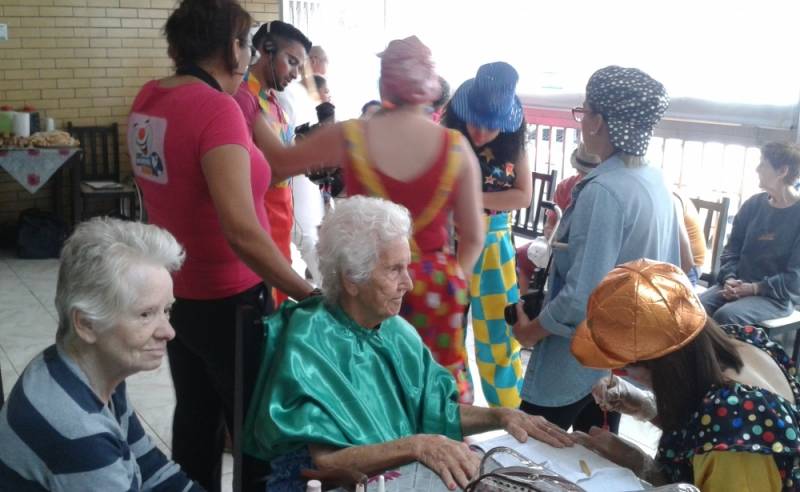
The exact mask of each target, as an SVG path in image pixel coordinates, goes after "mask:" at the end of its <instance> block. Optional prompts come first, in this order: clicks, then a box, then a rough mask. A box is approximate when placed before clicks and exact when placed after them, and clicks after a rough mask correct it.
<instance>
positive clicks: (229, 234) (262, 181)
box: [128, 0, 312, 491]
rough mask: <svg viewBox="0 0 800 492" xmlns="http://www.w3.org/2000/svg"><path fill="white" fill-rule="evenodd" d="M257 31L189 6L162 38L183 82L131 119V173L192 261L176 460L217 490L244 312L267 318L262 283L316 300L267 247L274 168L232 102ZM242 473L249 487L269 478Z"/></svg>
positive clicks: (154, 87) (173, 355) (228, 1)
mask: <svg viewBox="0 0 800 492" xmlns="http://www.w3.org/2000/svg"><path fill="white" fill-rule="evenodd" d="M252 22H253V21H252V18H251V17H250V15H249V14H248V13H247V12H246V11H245V10H244V9H243V8H242V7H241V6H240V5H239V4H238V3H237V2H236V1H235V0H217V1H215V2H208V1H204V0H183V1H182V2H181V4H180V5H179V6H178V8H177V9H176V10H175V11H174V12H173V13H172V14H171V15H170V17H169V19H168V20H167V23H166V26H165V29H164V30H165V32H166V35H167V41H168V44H169V55H170V57H172V59H173V60H174V61H175V65H176V67H177V70H176V74H175V75H174V76H171V77H167V78H165V79H161V80H154V81H150V82H148V83H147V84H145V86H144V87H143V88H142V89H141V90H140V91H139V94H138V95H137V97H136V99H135V101H134V103H133V107H132V108H131V114H130V116H129V119H128V147H129V152H130V156H131V165H132V167H133V171H134V173H135V175H136V180H137V183H138V184H139V185H140V187H141V189H142V191H143V195H144V205H145V208H146V209H147V213H148V216H149V218H150V221H151V222H152V223H153V224H156V225H159V226H161V227H163V228H165V229H167V230H168V231H170V232H171V233H172V234H173V235H174V236H175V237H176V238H177V239H178V241H179V242H180V243H181V244H182V245H183V246H184V248H185V249H186V253H187V256H186V262H185V263H184V266H183V268H182V269H181V270H180V271H179V272H177V273H176V274H175V276H174V286H175V287H174V292H175V297H176V302H175V304H174V306H173V310H172V324H173V326H174V327H175V331H176V333H177V336H176V338H175V339H174V340H172V341H171V342H170V343H169V345H168V354H169V362H170V370H171V372H172V378H173V381H174V384H175V393H176V397H177V405H176V408H175V416H174V421H173V436H172V453H173V458H174V460H175V461H176V462H177V463H179V464H180V465H181V466H182V467H183V468H184V469H185V470H186V472H187V473H188V474H189V476H191V477H192V478H194V479H195V480H196V481H197V482H199V483H200V484H201V485H202V486H203V487H205V488H206V489H207V490H210V491H214V490H220V478H221V464H222V450H223V445H224V429H225V427H226V424H227V427H228V429H230V430H233V388H234V376H233V374H234V357H235V354H234V333H235V322H236V310H237V308H238V307H239V306H242V305H250V306H254V307H257V308H259V309H260V312H262V313H264V314H266V312H267V311H269V310H270V309H271V305H270V302H269V299H270V298H269V295H268V294H267V293H266V289H265V285H264V284H265V283H267V284H270V285H274V286H276V287H279V288H280V289H281V290H283V291H284V292H287V293H289V294H290V295H291V296H293V297H295V298H297V299H302V298H304V297H306V296H308V295H309V294H310V293H311V292H312V287H311V286H310V285H309V284H308V283H307V282H306V281H305V280H304V279H302V278H301V277H299V276H298V275H297V274H296V273H295V272H294V270H292V268H291V265H289V263H288V262H287V261H286V260H285V259H284V258H283V256H282V255H281V254H280V252H279V251H278V249H277V247H276V246H275V243H274V242H273V241H272V239H271V238H270V235H269V223H268V221H267V217H266V213H265V211H264V207H263V206H261V203H262V202H263V198H264V193H265V192H266V190H267V187H268V186H269V183H270V177H271V175H270V169H269V166H268V165H267V162H266V160H265V159H264V156H263V155H262V153H261V152H260V151H259V150H258V149H257V148H255V147H254V146H253V143H252V138H251V137H250V133H249V131H248V129H247V125H246V123H245V121H244V118H243V116H242V112H241V110H240V109H239V106H238V105H237V104H236V102H235V101H234V100H233V98H232V97H231V94H233V93H234V92H235V91H236V89H237V88H238V87H239V84H240V83H241V81H242V76H243V74H244V72H245V70H246V69H247V66H248V64H249V62H250V56H251V52H250V46H249V43H248V33H249V30H250V26H251V25H252ZM245 331H246V332H245V333H244V347H245V354H244V356H243V357H244V360H243V364H244V375H243V387H244V388H245V393H246V394H245V395H244V398H245V402H244V404H245V406H244V408H247V401H248V399H249V394H247V390H248V389H249V388H252V386H253V384H254V383H255V379H254V378H255V375H256V371H257V368H258V360H259V356H260V345H261V339H262V334H261V330H260V329H259V328H258V327H256V326H253V327H252V330H245ZM244 465H245V469H244V474H245V476H244V479H245V483H246V484H248V483H249V482H250V477H253V478H254V477H257V476H258V475H259V474H260V473H261V472H260V470H259V469H258V468H259V467H258V466H257V464H255V463H252V462H251V461H249V460H248V461H246V462H245V463H244ZM250 488H251V487H248V486H247V485H246V486H245V490H249V489H250ZM261 488H262V489H263V485H262V487H261Z"/></svg>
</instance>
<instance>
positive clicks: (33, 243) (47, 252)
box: [17, 208, 67, 259]
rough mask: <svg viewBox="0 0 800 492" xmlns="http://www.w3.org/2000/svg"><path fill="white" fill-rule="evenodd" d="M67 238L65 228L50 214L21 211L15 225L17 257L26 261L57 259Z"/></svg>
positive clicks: (30, 209)
mask: <svg viewBox="0 0 800 492" xmlns="http://www.w3.org/2000/svg"><path fill="white" fill-rule="evenodd" d="M66 238H67V227H66V225H65V224H64V221H62V220H61V219H60V218H58V217H57V216H56V215H55V214H53V213H51V212H45V211H43V210H39V209H36V208H29V209H27V210H23V211H22V212H20V214H19V223H18V225H17V256H18V257H20V258H27V259H42V258H58V256H59V254H60V253H61V247H62V246H63V245H64V241H65V240H66Z"/></svg>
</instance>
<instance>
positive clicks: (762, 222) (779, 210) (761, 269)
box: [700, 142, 800, 324]
mask: <svg viewBox="0 0 800 492" xmlns="http://www.w3.org/2000/svg"><path fill="white" fill-rule="evenodd" d="M756 172H757V173H758V180H759V183H758V185H759V187H760V188H761V189H763V190H764V191H765V193H759V194H757V195H755V196H752V197H751V198H750V199H748V200H747V201H746V202H745V203H744V205H742V208H741V209H740V210H739V213H738V214H736V218H735V219H734V221H733V231H732V232H731V236H730V238H729V239H728V244H726V245H725V250H724V251H723V253H722V258H721V266H720V272H719V277H718V285H715V286H713V287H711V288H710V289H708V290H707V291H706V292H704V293H703V295H701V296H700V301H701V302H702V303H703V306H704V307H705V309H706V311H707V312H708V314H709V315H711V316H713V318H714V320H716V321H717V322H718V323H720V324H729V323H736V324H749V323H758V322H760V321H764V320H768V319H773V318H779V317H781V316H786V315H788V314H789V313H791V312H792V309H794V307H795V306H796V305H797V304H798V303H799V302H800V192H799V191H798V190H797V187H796V185H797V183H798V180H800V148H798V147H797V146H796V145H792V144H787V143H779V142H772V143H768V144H766V145H764V147H763V148H762V149H761V163H759V165H758V167H757V168H756Z"/></svg>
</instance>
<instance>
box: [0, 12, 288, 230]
mask: <svg viewBox="0 0 800 492" xmlns="http://www.w3.org/2000/svg"><path fill="white" fill-rule="evenodd" d="M175 5H176V1H175V0H0V23H3V24H7V25H8V34H9V39H8V41H0V105H3V104H10V105H12V106H14V107H15V108H16V107H22V106H23V105H26V104H29V105H32V106H34V107H35V108H37V109H38V110H39V111H40V112H43V113H46V116H49V117H52V118H54V119H55V120H56V127H57V128H63V127H66V123H67V121H72V122H73V123H74V124H76V125H94V124H98V125H100V124H103V125H104V124H109V123H112V122H114V121H116V122H118V123H119V124H120V125H121V128H120V133H121V135H120V136H121V139H120V142H121V147H122V148H121V155H122V160H123V164H122V165H123V172H129V169H130V168H129V165H128V157H127V151H126V148H127V147H126V142H125V134H126V127H125V119H126V116H127V114H128V110H129V108H130V105H131V103H132V102H133V98H134V96H135V95H136V93H137V91H138V90H139V88H140V87H141V86H142V85H143V84H144V83H145V82H147V81H148V80H151V79H154V78H161V77H164V76H166V75H168V74H169V73H170V72H171V60H170V59H169V57H168V56H167V45H166V40H165V39H164V37H163V36H162V34H161V28H162V27H163V25H164V22H165V21H166V19H167V16H168V15H169V13H170V12H171V11H172V9H174V7H175ZM242 5H243V6H244V7H245V8H246V9H247V10H248V11H249V12H250V13H251V14H252V15H253V17H255V18H256V20H258V21H260V22H264V21H267V20H274V19H277V18H278V15H279V10H280V0H252V1H243V2H242ZM51 186H52V182H51V183H48V184H47V185H45V186H44V187H43V188H42V189H41V190H40V191H39V192H37V193H36V194H35V195H31V194H30V193H28V192H27V191H25V189H24V188H22V187H21V186H20V185H19V184H17V183H16V181H14V180H13V179H12V178H11V177H10V176H9V175H8V174H7V173H5V172H4V171H2V170H0V224H2V223H4V222H9V221H12V220H16V217H17V215H18V213H19V211H20V210H23V209H26V208H29V207H33V206H37V207H39V208H43V209H50V208H51V199H50V196H51V193H52V190H51Z"/></svg>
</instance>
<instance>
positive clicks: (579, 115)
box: [572, 106, 591, 123]
mask: <svg viewBox="0 0 800 492" xmlns="http://www.w3.org/2000/svg"><path fill="white" fill-rule="evenodd" d="M590 112H591V111H589V110H588V109H586V108H583V107H581V106H575V107H574V108H572V118H573V119H574V120H575V121H577V122H578V123H580V122H581V121H583V117H584V116H585V115H586V113H590Z"/></svg>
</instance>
